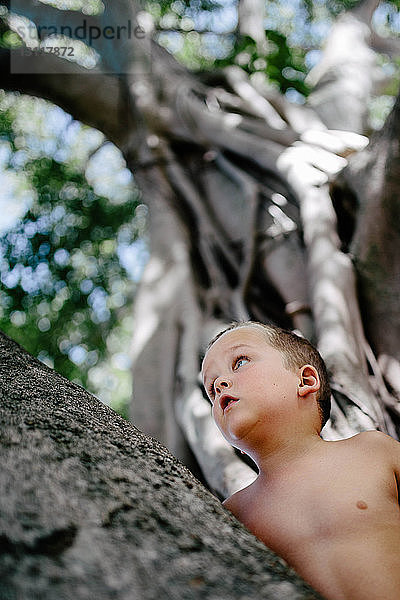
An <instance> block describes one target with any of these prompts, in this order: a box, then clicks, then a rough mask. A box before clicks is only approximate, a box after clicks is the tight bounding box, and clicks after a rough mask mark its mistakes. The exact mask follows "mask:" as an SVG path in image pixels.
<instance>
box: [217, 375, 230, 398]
mask: <svg viewBox="0 0 400 600" xmlns="http://www.w3.org/2000/svg"><path fill="white" fill-rule="evenodd" d="M231 386H232V382H231V381H230V379H228V378H226V377H219V378H218V379H217V381H216V382H215V391H216V392H217V394H221V392H222V391H223V390H224V389H226V388H230V387H231Z"/></svg>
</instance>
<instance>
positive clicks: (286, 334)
mask: <svg viewBox="0 0 400 600" xmlns="http://www.w3.org/2000/svg"><path fill="white" fill-rule="evenodd" d="M241 328H256V330H257V331H258V332H259V333H261V334H262V335H259V336H258V337H257V343H258V344H259V343H260V342H261V343H262V341H263V340H264V339H265V342H266V344H267V345H268V346H270V347H271V348H273V349H274V350H276V351H278V352H279V354H280V355H281V357H282V363H283V366H284V367H285V368H286V369H287V370H288V371H289V372H291V373H297V372H299V371H300V370H301V369H302V368H303V367H304V366H305V365H311V366H312V367H314V368H315V370H316V372H317V376H318V377H319V386H318V389H317V391H316V393H315V396H316V400H317V403H318V412H319V416H320V421H321V429H322V427H323V426H324V425H325V423H326V422H327V421H328V419H329V413H330V407H331V400H330V396H331V391H330V386H329V378H328V374H327V370H326V366H325V363H324V361H323V360H322V358H321V356H320V354H319V352H318V351H317V350H316V348H314V346H313V345H312V344H311V343H310V342H309V341H308V340H306V339H305V338H302V337H300V336H298V335H296V334H295V333H292V332H291V331H288V330H285V329H281V328H280V327H276V326H274V325H264V324H263V323H258V322H255V321H246V322H241V323H232V324H231V325H230V326H229V327H227V328H226V329H224V330H223V331H221V332H220V333H219V334H218V335H216V336H215V337H214V338H213V339H212V340H211V342H210V343H209V345H208V348H207V352H206V356H205V359H204V363H203V369H204V375H206V368H205V367H206V361H207V356H208V355H209V352H210V350H211V348H212V347H213V346H214V344H215V343H216V342H217V341H218V340H220V338H222V337H223V336H224V335H225V334H226V333H228V332H231V331H234V330H240V329H241ZM253 337H254V336H253ZM232 356H233V355H232ZM241 364H242V363H240V365H241ZM206 383H207V382H206ZM208 387H209V388H210V383H209V382H208ZM210 391H211V392H212V390H210V389H209V390H207V393H208V394H209V396H210Z"/></svg>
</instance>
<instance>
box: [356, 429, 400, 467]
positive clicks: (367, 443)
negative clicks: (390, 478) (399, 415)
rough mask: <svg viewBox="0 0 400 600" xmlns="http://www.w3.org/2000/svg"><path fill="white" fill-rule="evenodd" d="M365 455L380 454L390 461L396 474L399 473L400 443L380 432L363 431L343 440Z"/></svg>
mask: <svg viewBox="0 0 400 600" xmlns="http://www.w3.org/2000/svg"><path fill="white" fill-rule="evenodd" d="M345 441H346V442H348V443H349V444H354V445H355V446H357V447H358V448H359V449H360V450H362V451H363V452H366V453H370V452H371V453H382V457H383V458H385V459H386V460H388V461H390V463H391V464H392V466H393V468H394V470H395V471H396V473H399V472H400V443H399V442H398V441H397V440H395V439H394V438H392V437H390V436H389V435H386V433H382V432H381V431H375V430H371V431H363V432H361V433H358V434H357V435H355V436H353V437H351V438H349V439H348V440H345Z"/></svg>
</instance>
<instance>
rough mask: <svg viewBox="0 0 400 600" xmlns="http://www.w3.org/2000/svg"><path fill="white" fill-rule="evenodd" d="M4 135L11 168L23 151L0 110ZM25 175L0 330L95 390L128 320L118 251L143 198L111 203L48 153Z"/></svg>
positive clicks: (4, 277)
mask: <svg viewBox="0 0 400 600" xmlns="http://www.w3.org/2000/svg"><path fill="white" fill-rule="evenodd" d="M0 130H1V131H2V136H1V139H2V142H3V143H8V144H9V146H10V148H11V150H12V152H11V153H10V158H9V165H8V167H9V169H12V161H13V160H14V161H15V156H16V153H18V152H21V150H20V149H19V148H18V144H16V134H15V131H14V130H13V116H12V114H11V112H10V110H5V111H2V112H0ZM17 142H18V140H17ZM23 171H24V173H25V176H26V177H27V179H28V181H29V182H30V185H31V186H32V188H33V191H34V200H33V203H32V205H31V206H30V208H29V210H28V211H27V212H26V214H25V215H24V216H23V218H22V219H19V220H18V221H17V223H16V224H15V225H14V227H13V228H12V229H11V230H10V231H8V232H7V233H6V234H5V235H4V237H3V239H2V240H1V242H0V259H1V264H0V272H1V281H2V284H3V288H2V291H1V306H2V314H1V318H0V328H1V329H3V331H5V332H6V333H7V334H8V335H9V336H10V337H12V338H13V339H15V340H16V341H18V342H20V343H21V344H22V345H23V346H24V347H25V348H27V350H29V351H30V352H31V353H33V354H34V355H36V356H39V358H41V359H42V360H44V361H45V362H47V363H48V364H50V365H51V366H54V368H55V369H56V370H57V371H59V372H60V373H62V374H64V375H66V376H67V377H68V378H69V379H71V380H74V381H76V382H78V383H80V384H81V385H83V386H84V387H86V388H88V389H90V390H92V391H96V392H98V390H97V389H94V388H95V387H96V386H94V385H93V381H92V380H91V377H90V374H91V372H92V375H93V369H94V368H96V365H97V367H99V366H100V365H101V364H102V362H103V361H105V360H106V358H109V348H108V346H109V342H108V340H109V338H110V335H111V334H112V333H113V332H114V334H115V331H116V328H119V329H121V327H122V323H123V322H124V320H125V323H126V321H127V320H129V318H130V317H129V309H130V306H131V304H132V295H133V292H134V285H133V282H129V280H128V278H127V275H126V273H125V270H124V268H123V267H122V265H121V263H120V260H119V258H118V254H117V248H118V245H121V244H123V245H124V246H127V245H129V244H131V243H132V242H133V241H134V240H135V239H136V238H137V233H138V232H137V228H136V227H135V223H134V219H133V215H134V211H135V208H136V207H137V205H138V199H137V197H136V196H135V195H134V194H133V193H132V194H131V196H130V197H129V198H128V199H126V200H125V201H124V202H121V203H117V202H111V201H110V200H109V199H108V198H105V197H102V196H99V195H98V194H96V193H95V192H94V190H93V189H92V187H91V186H90V185H89V183H88V182H87V180H86V178H85V175H84V173H83V172H82V169H79V168H77V166H76V165H74V164H71V163H62V162H58V161H56V160H55V159H54V158H52V157H49V156H41V157H37V158H30V159H29V160H27V161H25V162H24V165H23ZM121 334H122V332H121V331H119V337H121ZM44 348H45V349H46V350H44Z"/></svg>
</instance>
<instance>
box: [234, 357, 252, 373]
mask: <svg viewBox="0 0 400 600" xmlns="http://www.w3.org/2000/svg"><path fill="white" fill-rule="evenodd" d="M248 362H249V359H248V358H247V356H238V357H237V358H236V359H235V361H234V363H233V370H234V371H236V369H240V367H242V366H243V365H245V364H246V363H248Z"/></svg>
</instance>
